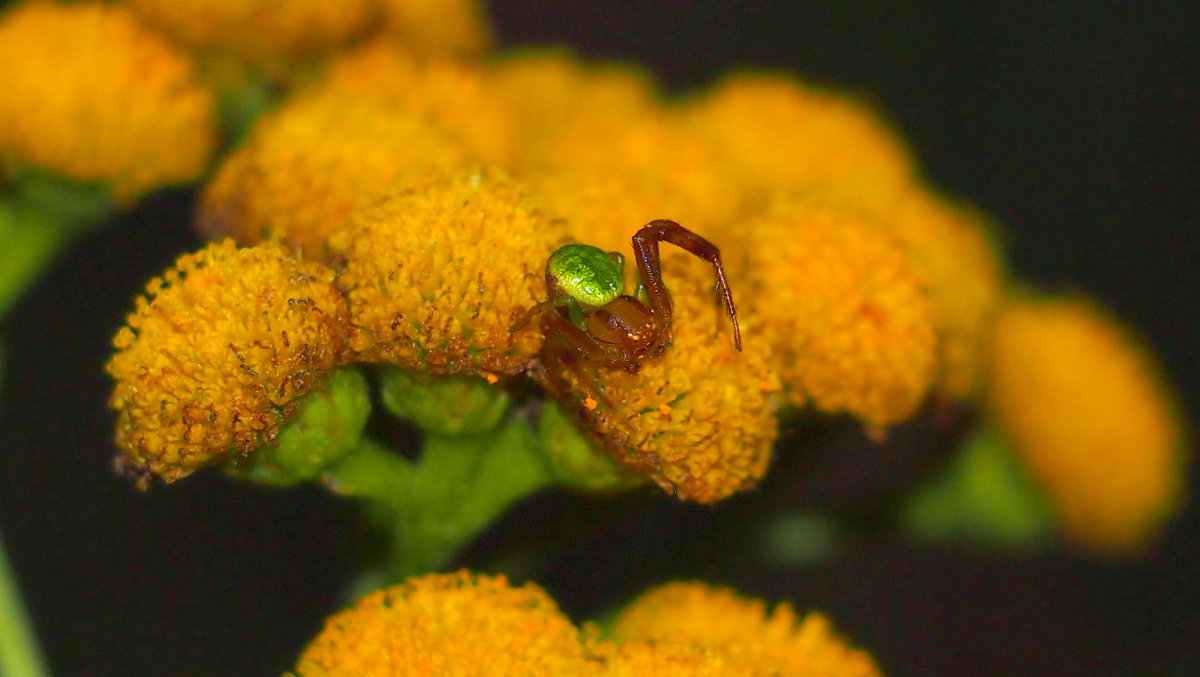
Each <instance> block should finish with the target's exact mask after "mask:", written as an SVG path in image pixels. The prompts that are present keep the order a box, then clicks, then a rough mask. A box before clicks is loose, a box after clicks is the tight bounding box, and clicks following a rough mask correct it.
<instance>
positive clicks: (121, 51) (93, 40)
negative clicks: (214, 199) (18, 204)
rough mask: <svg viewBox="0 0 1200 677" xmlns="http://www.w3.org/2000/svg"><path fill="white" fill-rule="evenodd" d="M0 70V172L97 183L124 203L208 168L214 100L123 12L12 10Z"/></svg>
mask: <svg viewBox="0 0 1200 677" xmlns="http://www.w3.org/2000/svg"><path fill="white" fill-rule="evenodd" d="M0 63H4V64H6V66H5V73H4V85H3V86H2V87H0V169H3V170H5V171H8V172H11V171H15V170H20V169H24V168H27V167H32V168H37V169H42V170H46V171H50V172H53V173H56V174H61V175H62V176H64V177H67V178H70V179H74V180H78V181H87V182H91V181H96V182H100V183H103V184H105V185H107V186H108V187H109V188H110V189H111V190H112V191H113V194H114V196H115V197H116V198H117V199H118V200H120V201H123V202H129V201H132V200H134V199H136V198H137V197H138V196H140V195H141V194H143V193H145V192H147V191H149V190H152V189H154V188H156V187H158V186H161V185H165V184H172V183H179V182H183V181H188V180H190V179H193V178H195V177H196V176H198V175H199V174H200V173H201V172H202V171H203V170H204V168H205V165H206V164H207V163H208V159H209V156H210V155H211V153H212V150H213V146H214V144H215V137H216V117H215V103H214V101H213V96H212V94H211V93H210V92H209V91H208V90H206V89H204V88H203V87H202V86H201V85H200V83H199V81H198V77H197V74H196V70H195V67H194V65H193V63H192V62H191V61H190V60H189V59H188V58H187V57H186V56H185V55H183V54H181V53H179V52H178V51H177V50H176V49H175V48H174V47H173V46H172V45H170V44H169V43H168V42H166V41H165V40H163V39H162V38H160V37H159V36H158V35H156V34H155V33H153V32H152V31H150V30H149V29H146V28H144V27H143V26H141V25H139V24H138V22H137V21H135V20H134V18H133V17H132V16H131V15H130V13H129V12H128V11H126V10H125V9H124V8H122V7H113V6H109V5H105V4H101V3H99V2H80V3H75V4H70V5H60V4H56V3H51V2H43V1H41V0H35V1H33V2H26V3H23V4H20V5H19V6H17V7H15V8H13V9H12V10H11V11H9V12H7V13H5V14H4V15H3V17H2V18H0Z"/></svg>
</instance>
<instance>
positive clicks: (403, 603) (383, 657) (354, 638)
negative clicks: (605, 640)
mask: <svg viewBox="0 0 1200 677" xmlns="http://www.w3.org/2000/svg"><path fill="white" fill-rule="evenodd" d="M584 666H585V658H584V650H583V644H582V643H581V642H580V639H579V631H578V630H577V629H576V628H575V626H574V625H572V624H571V622H570V621H569V620H568V619H567V618H566V616H564V615H563V614H562V612H561V611H559V610H558V607H557V605H555V603H554V600H552V599H550V597H549V596H548V595H547V594H546V593H545V592H544V591H543V590H542V589H541V588H539V587H537V586H536V585H533V584H526V585H524V586H522V587H513V586H511V585H510V584H509V583H508V581H507V580H506V579H505V578H504V577H503V576H500V577H495V578H493V577H489V576H476V575H472V574H469V573H467V572H459V573H454V574H430V575H427V576H422V577H420V578H414V579H410V580H408V581H407V582H405V583H403V584H401V585H397V586H394V587H391V588H387V589H385V590H380V591H377V592H373V593H371V594H369V595H367V596H366V597H363V598H362V599H361V600H359V602H358V603H357V604H355V605H354V607H352V608H350V609H348V610H346V611H343V612H341V613H339V614H337V615H335V616H332V617H330V618H329V620H328V621H326V623H325V629H324V630H322V632H321V634H320V635H318V636H317V637H316V638H315V639H314V640H313V641H312V642H311V643H310V644H309V645H308V647H307V648H306V649H305V650H304V653H303V654H301V656H300V659H299V661H298V662H297V665H296V670H295V673H296V676H297V677H339V676H342V675H345V676H346V677H350V676H351V675H356V676H357V675H379V676H381V677H388V676H393V675H394V676H396V677H400V676H408V675H411V676H413V677H416V676H417V675H455V676H462V677H467V676H471V675H478V676H479V677H483V676H485V675H496V676H497V677H507V676H512V677H526V676H528V677H542V676H545V677H558V676H559V675H567V676H570V675H581V674H585V673H584Z"/></svg>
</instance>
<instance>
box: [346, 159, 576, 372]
mask: <svg viewBox="0 0 1200 677" xmlns="http://www.w3.org/2000/svg"><path fill="white" fill-rule="evenodd" d="M565 240H566V232H565V231H564V230H563V228H562V224H561V222H558V221H552V220H550V219H549V218H548V217H547V216H545V215H544V214H543V213H541V212H540V211H538V210H537V209H535V208H534V207H533V206H532V205H531V204H530V203H529V202H528V200H527V198H526V194H525V190H524V189H523V188H522V187H521V186H520V184H518V183H516V182H515V181H513V180H512V179H510V178H508V177H506V176H504V175H503V174H502V173H500V172H499V171H496V170H477V171H470V172H461V173H457V174H453V175H450V176H449V177H443V178H440V179H430V180H429V181H427V182H424V183H422V184H420V185H416V186H410V187H402V188H400V189H399V190H398V191H397V192H396V193H394V194H392V195H391V196H389V197H388V198H386V199H384V200H383V201H382V202H380V203H379V204H378V205H376V206H375V207H373V208H371V209H369V210H365V211H364V212H362V213H360V214H359V216H358V217H357V218H355V220H354V221H353V222H352V223H351V224H350V225H349V226H348V227H347V228H345V229H342V230H339V231H338V232H336V233H334V235H333V238H332V240H331V241H330V249H331V251H332V252H333V254H334V255H335V256H337V257H339V258H340V259H341V260H342V263H343V266H344V270H343V271H342V273H341V275H340V277H339V279H338V284H339V286H340V287H341V288H342V289H343V290H344V291H345V292H346V295H347V298H348V299H349V302H350V309H351V315H352V321H353V325H354V330H355V332H356V333H355V335H354V336H353V338H352V343H351V347H352V349H353V350H354V351H355V352H356V353H357V354H358V356H359V357H360V358H361V359H364V360H366V361H386V362H390V363H392V364H394V365H396V366H398V367H400V368H402V369H409V370H416V371H428V372H431V373H437V374H441V373H480V372H483V371H487V372H495V373H508V374H511V373H516V372H518V371H521V370H522V369H524V368H525V367H526V366H527V365H528V363H529V360H530V359H531V358H532V357H533V356H534V355H536V354H537V352H538V351H539V350H540V349H541V335H540V334H538V333H537V332H536V331H521V332H517V333H516V335H514V327H515V326H516V325H517V324H518V322H519V321H520V320H521V319H522V317H523V316H524V315H525V312H526V311H527V310H528V309H529V308H531V307H532V306H534V305H535V304H537V303H539V302H541V301H544V300H545V299H546V285H545V267H546V260H547V259H548V258H549V257H550V254H551V253H552V252H553V251H554V249H555V248H556V247H558V246H559V245H561V244H563V243H564V242H565Z"/></svg>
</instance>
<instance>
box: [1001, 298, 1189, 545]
mask: <svg viewBox="0 0 1200 677" xmlns="http://www.w3.org/2000/svg"><path fill="white" fill-rule="evenodd" d="M990 376H991V382H990V384H989V385H990V390H989V404H990V410H991V413H992V415H993V417H994V418H995V421H996V423H997V424H998V425H999V426H1000V429H1001V430H1002V431H1003V432H1004V433H1006V434H1007V435H1008V436H1009V437H1010V438H1011V440H1012V444H1013V449H1014V451H1015V453H1016V454H1017V456H1018V457H1019V458H1020V459H1021V460H1022V461H1023V462H1024V464H1025V465H1026V466H1027V467H1028V468H1029V470H1030V472H1031V474H1032V475H1033V478H1034V479H1035V480H1036V481H1037V482H1038V483H1039V484H1040V485H1041V486H1042V488H1043V490H1044V491H1045V492H1046V494H1047V496H1048V497H1049V499H1050V502H1051V504H1052V506H1053V508H1054V509H1055V511H1056V513H1057V514H1058V517H1059V519H1060V520H1061V522H1062V525H1063V528H1064V531H1065V535H1066V537H1067V538H1068V539H1070V540H1071V541H1073V542H1074V543H1076V544H1077V545H1079V546H1081V547H1084V548H1087V549H1090V550H1094V551H1097V552H1100V553H1106V554H1114V555H1115V554H1122V553H1128V552H1132V551H1135V550H1137V549H1138V548H1140V547H1142V546H1144V545H1145V544H1146V543H1147V542H1148V541H1149V540H1151V539H1152V538H1153V537H1154V536H1155V535H1157V534H1158V532H1159V531H1160V530H1161V528H1162V527H1163V524H1164V522H1165V521H1166V520H1167V519H1168V518H1169V517H1170V516H1171V514H1172V513H1173V512H1174V510H1175V509H1176V508H1177V507H1178V506H1179V504H1180V502H1181V500H1182V498H1183V491H1184V482H1185V480H1186V477H1185V473H1184V465H1185V462H1186V458H1185V454H1184V449H1183V446H1184V444H1183V437H1184V435H1183V431H1182V426H1181V424H1180V421H1179V418H1178V412H1177V411H1176V403H1175V401H1174V397H1173V395H1172V393H1171V391H1170V389H1169V388H1168V387H1167V385H1166V384H1165V383H1164V381H1163V379H1162V377H1161V376H1160V374H1159V372H1158V368H1157V365H1155V364H1154V361H1153V359H1152V358H1151V356H1150V355H1149V354H1148V353H1147V352H1146V351H1145V350H1144V349H1143V348H1142V346H1140V345H1139V344H1138V342H1137V340H1136V339H1135V338H1134V337H1133V336H1132V335H1131V334H1130V332H1129V331H1128V330H1127V329H1126V328H1125V327H1123V326H1121V325H1120V324H1119V323H1118V322H1117V321H1116V320H1114V319H1113V318H1112V317H1111V316H1109V315H1108V314H1107V313H1105V312H1104V311H1103V310H1101V309H1100V308H1098V307H1097V306H1096V305H1095V304H1093V303H1091V302H1090V301H1087V300H1084V299H1080V298H1071V297H1065V298H1064V297H1057V298H1054V297H1051V298H1034V297H1024V296H1019V297H1015V298H1013V299H1011V301H1010V302H1009V303H1008V304H1007V305H1006V306H1005V307H1004V309H1003V312H1002V314H1001V316H1000V318H999V320H998V323H997V326H996V329H995V336H994V344H993V350H992V354H991V374H990Z"/></svg>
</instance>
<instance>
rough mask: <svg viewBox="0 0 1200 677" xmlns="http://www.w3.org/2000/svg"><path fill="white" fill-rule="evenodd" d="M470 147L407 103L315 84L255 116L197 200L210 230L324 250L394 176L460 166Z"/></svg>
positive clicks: (310, 251) (310, 252) (201, 220)
mask: <svg viewBox="0 0 1200 677" xmlns="http://www.w3.org/2000/svg"><path fill="white" fill-rule="evenodd" d="M471 157H473V156H472V155H471V154H470V153H469V152H468V151H467V150H466V148H464V147H463V146H462V144H461V143H459V142H458V141H457V140H456V139H454V138H453V137H452V136H451V135H450V134H448V133H447V132H445V131H443V130H441V129H439V128H437V127H435V126H434V125H433V124H432V123H431V122H429V121H428V120H426V119H423V118H422V117H421V116H419V115H418V114H417V113H415V112H407V111H399V110H395V109H393V108H389V107H387V106H385V105H383V104H381V103H379V102H377V101H372V100H369V99H359V98H349V97H346V96H344V95H342V94H341V93H340V92H337V91H331V90H329V89H317V90H314V91H312V92H308V93H306V94H302V95H300V96H298V97H296V98H294V99H292V100H291V101H288V102H287V103H285V104H284V105H283V106H282V107H281V108H279V109H277V110H275V111H273V112H272V113H270V114H268V115H267V116H266V117H264V118H263V119H262V120H260V121H259V123H258V125H257V126H256V127H255V129H254V131H253V133H252V134H251V136H250V137H249V138H248V139H247V140H246V142H245V143H244V144H242V146H241V147H240V148H238V149H237V150H236V151H234V152H233V153H232V154H231V155H229V156H228V157H227V158H226V159H225V161H224V163H223V164H222V166H221V168H220V170H219V171H218V173H217V175H216V177H215V178H214V179H213V181H212V183H211V184H210V185H209V186H208V188H207V189H206V190H205V192H204V195H203V197H202V198H201V202H200V211H199V216H198V224H199V228H200V230H201V231H203V232H204V233H206V234H208V235H209V236H211V237H215V238H220V237H225V236H230V237H233V238H235V239H237V240H238V241H239V242H241V243H255V242H260V241H262V240H264V239H267V238H270V237H278V238H281V239H282V240H283V241H285V242H287V243H289V244H293V245H299V246H301V247H303V249H304V252H305V254H306V255H307V256H309V257H312V258H319V257H321V256H323V255H324V254H325V246H326V243H327V242H328V240H329V236H330V235H331V234H332V233H333V232H334V231H335V230H337V229H338V228H343V227H345V225H346V223H347V222H349V220H350V219H351V218H352V217H353V216H354V214H355V213H356V212H357V211H358V210H359V209H360V208H361V207H363V206H364V205H369V204H372V203H374V202H375V201H377V200H379V199H380V198H381V197H383V196H384V195H385V194H386V193H387V192H388V190H389V189H390V188H391V187H392V185H393V184H394V183H396V182H397V181H400V180H403V179H407V180H409V181H417V180H425V179H426V177H427V175H428V174H429V173H430V172H431V171H433V170H437V169H442V170H451V169H457V168H465V167H467V166H469V165H470V164H472V162H471V160H470V159H469V158H471Z"/></svg>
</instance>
